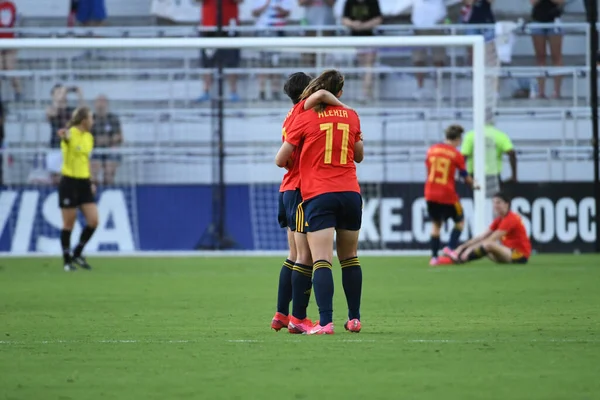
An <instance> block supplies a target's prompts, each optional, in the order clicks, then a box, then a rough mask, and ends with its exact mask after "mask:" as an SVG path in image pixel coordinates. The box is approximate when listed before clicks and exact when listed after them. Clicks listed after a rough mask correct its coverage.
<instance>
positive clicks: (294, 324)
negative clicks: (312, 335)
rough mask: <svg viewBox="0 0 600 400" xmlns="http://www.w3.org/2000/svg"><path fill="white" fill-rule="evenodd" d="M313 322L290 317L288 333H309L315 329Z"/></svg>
mask: <svg viewBox="0 0 600 400" xmlns="http://www.w3.org/2000/svg"><path fill="white" fill-rule="evenodd" d="M313 326H314V324H313V322H312V321H311V320H310V319H308V318H304V319H298V318H296V317H294V316H293V315H292V316H291V317H290V322H289V324H288V327H287V328H288V332H289V333H292V334H302V333H307V332H308V331H310V330H311V329H312V328H313Z"/></svg>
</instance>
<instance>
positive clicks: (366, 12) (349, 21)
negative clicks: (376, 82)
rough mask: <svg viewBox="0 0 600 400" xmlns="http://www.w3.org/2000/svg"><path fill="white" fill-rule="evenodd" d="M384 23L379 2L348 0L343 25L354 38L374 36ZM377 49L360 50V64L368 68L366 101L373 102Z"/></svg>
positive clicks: (345, 5) (365, 83)
mask: <svg viewBox="0 0 600 400" xmlns="http://www.w3.org/2000/svg"><path fill="white" fill-rule="evenodd" d="M382 22H383V16H382V14H381V9H380V8H379V1H378V0H346V4H344V17H343V19H342V23H343V24H344V26H346V27H347V28H349V29H350V34H351V35H352V36H373V35H375V28H377V27H378V26H379V25H381V23H382ZM376 56H377V51H376V49H364V48H362V49H360V50H359V53H358V63H359V65H360V66H361V67H365V68H367V71H365V74H364V78H363V94H364V99H363V100H364V101H370V100H373V72H372V71H371V67H373V64H375V57H376Z"/></svg>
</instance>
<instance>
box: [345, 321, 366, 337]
mask: <svg viewBox="0 0 600 400" xmlns="http://www.w3.org/2000/svg"><path fill="white" fill-rule="evenodd" d="M361 328H362V325H361V323H360V321H359V320H358V319H356V318H354V319H351V320H350V321H346V323H345V324H344V329H345V330H347V331H348V332H352V333H358V332H360V329H361Z"/></svg>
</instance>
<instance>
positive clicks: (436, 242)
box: [431, 235, 440, 258]
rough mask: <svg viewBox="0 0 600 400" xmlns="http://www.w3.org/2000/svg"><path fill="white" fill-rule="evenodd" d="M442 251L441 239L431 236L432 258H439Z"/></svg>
mask: <svg viewBox="0 0 600 400" xmlns="http://www.w3.org/2000/svg"><path fill="white" fill-rule="evenodd" d="M439 251H440V237H439V236H433V235H432V236H431V257H434V258H435V257H437V256H438V252H439Z"/></svg>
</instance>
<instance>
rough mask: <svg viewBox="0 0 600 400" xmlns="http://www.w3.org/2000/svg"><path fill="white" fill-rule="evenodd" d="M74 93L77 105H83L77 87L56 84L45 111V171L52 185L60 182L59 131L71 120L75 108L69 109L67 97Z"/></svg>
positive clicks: (80, 92) (81, 96)
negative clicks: (47, 145) (47, 131)
mask: <svg viewBox="0 0 600 400" xmlns="http://www.w3.org/2000/svg"><path fill="white" fill-rule="evenodd" d="M69 93H75V94H76V95H77V100H78V105H83V104H84V100H83V92H82V91H81V89H80V88H79V87H77V86H70V87H67V86H63V85H61V84H56V85H54V87H53V88H52V90H51V91H50V96H51V97H52V105H50V106H49V107H48V108H47V109H46V118H47V119H48V122H49V123H50V150H49V151H48V153H47V154H46V169H47V170H48V172H49V173H50V175H51V180H52V183H54V184H58V181H59V180H60V170H61V164H62V154H61V151H60V138H59V137H58V131H59V129H62V128H64V127H65V126H66V125H67V122H69V120H70V119H71V114H73V111H74V110H75V107H71V106H69V104H68V101H67V95H68V94H69Z"/></svg>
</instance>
